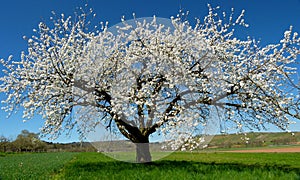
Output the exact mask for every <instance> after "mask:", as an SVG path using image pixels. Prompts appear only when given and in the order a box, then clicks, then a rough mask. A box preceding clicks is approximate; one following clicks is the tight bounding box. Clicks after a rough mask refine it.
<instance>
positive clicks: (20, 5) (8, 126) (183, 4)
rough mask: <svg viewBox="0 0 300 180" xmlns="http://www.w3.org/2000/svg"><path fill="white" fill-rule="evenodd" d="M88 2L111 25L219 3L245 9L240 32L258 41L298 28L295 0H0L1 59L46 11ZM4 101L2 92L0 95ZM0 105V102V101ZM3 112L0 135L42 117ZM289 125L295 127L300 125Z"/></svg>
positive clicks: (201, 11) (21, 46) (196, 12)
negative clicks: (24, 117)
mask: <svg viewBox="0 0 300 180" xmlns="http://www.w3.org/2000/svg"><path fill="white" fill-rule="evenodd" d="M86 2H88V4H89V6H90V7H92V8H93V9H94V10H95V12H96V14H97V17H96V20H97V21H108V22H109V24H110V25H114V24H116V23H118V22H120V17H121V16H123V15H125V17H127V19H130V18H131V17H132V13H133V12H134V13H135V14H136V16H137V17H148V16H153V15H156V16H157V17H164V18H169V17H170V16H172V15H173V16H174V15H176V14H177V13H178V10H179V9H180V8H181V9H183V10H185V11H186V10H188V11H190V15H189V18H190V19H191V20H193V19H194V17H198V18H200V19H201V18H202V17H203V16H204V15H206V13H207V3H209V4H211V5H212V6H221V8H222V10H225V11H227V12H229V11H230V9H231V7H234V8H235V10H236V12H237V13H239V12H240V11H241V10H242V9H245V10H246V22H247V23H249V24H250V27H249V28H247V29H244V31H243V32H242V33H241V34H239V36H244V37H246V36H250V37H255V38H256V39H260V40H261V42H262V44H267V43H276V42H278V40H280V38H282V35H283V32H284V30H286V29H288V28H289V26H290V25H293V26H294V30H295V31H298V32H300V0H285V1H283V0H272V1H271V0H259V1H258V0H257V1H251V0H230V1H224V0H218V1H217V0H193V1H192V0H181V1H180V0H105V1H104V0H103V1H100V0H2V1H1V2H0V58H4V59H6V58H7V57H8V56H9V55H13V56H14V57H15V59H17V58H19V55H20V52H21V51H22V50H26V48H27V47H26V42H25V41H24V40H23V39H22V37H23V36H24V35H26V36H31V35H32V34H33V33H32V29H34V28H36V27H37V25H38V23H39V22H40V21H48V20H49V17H50V16H51V11H52V10H53V11H55V12H56V13H58V14H60V13H64V14H65V15H73V14H72V13H73V12H74V10H75V8H76V7H78V6H83V5H84V4H85V3H86ZM0 100H3V95H1V96H0ZM0 106H2V105H1V104H0ZM6 115H7V114H6V113H5V112H3V111H2V110H0V135H4V136H6V137H10V138H15V137H16V135H17V134H19V133H20V132H21V130H23V129H28V130H29V131H32V132H38V130H39V128H40V127H41V126H42V124H43V120H41V119H39V118H34V119H32V120H31V121H28V122H26V123H23V122H22V118H21V113H19V114H16V115H13V116H11V117H10V118H8V119H7V118H6ZM293 130H297V131H300V125H299V124H298V126H294V127H293ZM76 138H77V136H76V135H75V134H74V133H73V136H72V137H71V139H67V138H66V137H64V136H63V137H61V138H60V139H58V141H61V142H66V141H73V140H74V141H76V140H77V139H76Z"/></svg>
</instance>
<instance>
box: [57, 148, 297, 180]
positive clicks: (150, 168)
mask: <svg viewBox="0 0 300 180" xmlns="http://www.w3.org/2000/svg"><path fill="white" fill-rule="evenodd" d="M299 160H300V154H297V153H289V154H264V153H257V154H246V153H238V154H237V153H193V154H191V153H174V154H172V155H171V156H169V157H167V158H165V159H162V160H161V161H156V162H154V163H151V164H132V163H126V162H117V161H115V160H113V159H110V158H108V157H105V156H103V155H101V154H97V153H84V154H79V155H78V156H76V159H74V160H73V161H72V162H70V163H68V164H67V165H66V166H65V168H64V170H63V171H61V173H60V174H58V175H57V176H56V178H57V179H118V180H119V179H131V180H134V179H149V180H150V179H166V180H170V179H300V161H299Z"/></svg>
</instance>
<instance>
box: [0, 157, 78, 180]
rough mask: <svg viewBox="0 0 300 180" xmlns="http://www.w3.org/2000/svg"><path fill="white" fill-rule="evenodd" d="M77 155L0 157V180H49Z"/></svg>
mask: <svg viewBox="0 0 300 180" xmlns="http://www.w3.org/2000/svg"><path fill="white" fill-rule="evenodd" d="M76 154H77V153H70V152H64V153H24V154H4V153H2V154H1V155H0V180H6V179H7V180H11V179H49V178H50V177H51V176H53V175H54V174H57V173H59V171H60V169H62V168H63V166H64V164H66V163H67V162H69V161H70V160H71V159H72V158H73V157H74V156H75V155H76Z"/></svg>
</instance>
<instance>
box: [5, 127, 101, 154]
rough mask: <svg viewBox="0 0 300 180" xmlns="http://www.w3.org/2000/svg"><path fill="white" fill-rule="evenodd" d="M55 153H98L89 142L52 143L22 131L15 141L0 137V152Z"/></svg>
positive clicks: (35, 134)
mask: <svg viewBox="0 0 300 180" xmlns="http://www.w3.org/2000/svg"><path fill="white" fill-rule="evenodd" d="M54 151H74V152H79V151H96V150H95V148H94V147H93V146H92V145H91V144H90V143H87V142H73V143H52V142H46V141H43V140H41V139H40V138H39V134H37V133H33V132H29V131H28V130H22V132H21V133H20V134H19V135H18V136H17V138H16V139H15V140H12V139H11V138H8V137H5V136H3V135H1V136H0V152H54Z"/></svg>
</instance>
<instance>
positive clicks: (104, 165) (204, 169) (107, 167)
mask: <svg viewBox="0 0 300 180" xmlns="http://www.w3.org/2000/svg"><path fill="white" fill-rule="evenodd" d="M73 167H74V168H76V169H78V171H86V172H99V171H106V172H107V173H121V172H122V171H127V172H130V171H132V172H139V171H146V172H153V171H156V170H160V171H165V172H167V171H174V170H176V171H181V172H188V173H198V174H199V173H200V174H207V173H208V172H217V171H218V172H223V171H237V172H243V171H248V172H249V171H250V172H252V171H256V170H260V171H274V170H275V171H280V172H284V173H289V172H295V173H296V174H297V175H298V177H300V169H299V168H293V167H290V166H288V165H282V166H281V165H261V164H254V165H245V164H239V163H216V162H210V163H207V162H194V161H176V160H161V161H156V162H151V163H146V164H138V163H128V162H119V161H111V162H92V163H76V164H73Z"/></svg>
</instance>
